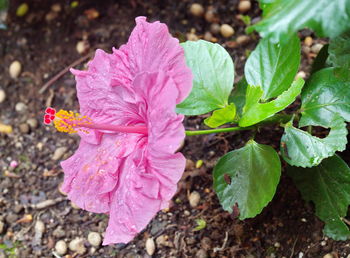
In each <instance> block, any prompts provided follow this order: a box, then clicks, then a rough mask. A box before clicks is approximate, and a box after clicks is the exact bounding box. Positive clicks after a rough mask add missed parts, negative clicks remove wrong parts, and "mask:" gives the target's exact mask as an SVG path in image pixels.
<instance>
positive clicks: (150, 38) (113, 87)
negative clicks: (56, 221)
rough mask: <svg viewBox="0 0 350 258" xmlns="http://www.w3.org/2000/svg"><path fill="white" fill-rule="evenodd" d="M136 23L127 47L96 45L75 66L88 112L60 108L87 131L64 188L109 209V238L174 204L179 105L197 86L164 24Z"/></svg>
mask: <svg viewBox="0 0 350 258" xmlns="http://www.w3.org/2000/svg"><path fill="white" fill-rule="evenodd" d="M136 24H137V25H136V27H135V28H134V30H133V31H132V33H131V36H130V38H129V40H128V43H127V44H125V45H123V46H121V47H120V49H118V50H117V49H113V53H112V54H107V53H105V52H103V51H102V50H97V51H96V54H95V57H94V59H93V60H92V61H91V62H90V63H89V68H88V70H87V71H78V70H73V69H72V73H73V74H74V75H75V76H76V81H77V94H78V99H79V104H80V113H81V114H82V115H83V116H80V117H77V116H76V115H74V114H73V113H67V112H66V111H59V112H58V113H56V119H55V125H56V127H58V128H61V129H62V128H63V130H66V131H68V132H78V133H79V135H80V136H81V141H80V145H79V148H78V150H77V151H76V152H75V154H74V155H73V156H71V157H70V158H69V159H67V160H65V161H63V162H62V163H61V165H62V168H63V171H64V173H65V176H64V183H63V186H62V190H63V191H65V192H66V193H67V194H68V198H69V199H70V200H72V201H73V202H74V203H75V204H77V205H78V206H79V207H81V208H82V209H85V210H88V211H91V212H96V213H108V214H109V223H108V227H107V230H106V234H105V238H104V242H103V244H104V245H108V244H112V243H121V242H122V243H127V242H129V241H130V240H132V239H133V238H134V237H135V235H136V234H137V233H138V232H140V231H141V230H143V229H144V228H145V227H146V225H147V224H148V223H149V222H150V220H151V219H152V218H153V217H154V216H155V214H156V213H157V212H158V211H159V210H160V209H163V208H165V207H167V206H168V202H169V200H170V199H171V198H172V196H173V195H174V193H175V191H176V185H177V182H178V181H179V179H180V177H181V175H182V173H183V171H184V168H185V158H184V156H183V155H182V154H181V153H175V152H176V150H177V148H178V147H179V146H180V144H181V142H182V141H183V140H184V137H185V130H184V127H183V125H182V121H183V116H182V115H178V114H176V113H175V107H176V104H178V103H180V102H181V101H182V100H184V99H185V98H186V97H187V95H188V94H189V92H190V91H191V87H192V74H191V71H190V69H189V68H188V67H187V66H186V64H185V57H184V51H183V49H182V48H181V46H180V45H179V42H178V40H177V39H175V38H173V37H171V35H170V34H169V32H168V29H167V26H166V25H165V24H162V23H159V22H154V23H148V22H147V21H146V18H145V17H138V18H136ZM85 116H86V117H85ZM58 117H59V118H60V120H57V118H58Z"/></svg>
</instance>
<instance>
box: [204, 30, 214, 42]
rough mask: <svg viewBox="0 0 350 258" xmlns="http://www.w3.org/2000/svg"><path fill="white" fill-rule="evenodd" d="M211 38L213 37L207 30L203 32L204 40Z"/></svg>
mask: <svg viewBox="0 0 350 258" xmlns="http://www.w3.org/2000/svg"><path fill="white" fill-rule="evenodd" d="M212 38H213V35H212V34H211V33H210V32H209V31H207V32H206V33H204V39H205V40H206V41H211V39H212Z"/></svg>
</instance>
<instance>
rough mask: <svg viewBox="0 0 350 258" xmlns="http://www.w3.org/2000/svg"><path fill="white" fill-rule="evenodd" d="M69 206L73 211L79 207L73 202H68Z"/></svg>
mask: <svg viewBox="0 0 350 258" xmlns="http://www.w3.org/2000/svg"><path fill="white" fill-rule="evenodd" d="M70 205H71V206H72V208H73V209H76V210H79V209H80V207H79V206H78V205H76V204H75V203H74V202H70Z"/></svg>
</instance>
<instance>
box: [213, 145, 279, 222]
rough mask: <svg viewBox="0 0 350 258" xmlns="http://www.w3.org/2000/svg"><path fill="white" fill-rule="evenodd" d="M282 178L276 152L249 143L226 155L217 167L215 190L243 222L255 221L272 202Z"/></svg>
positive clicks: (229, 209) (228, 209)
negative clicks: (252, 219) (234, 209)
mask: <svg viewBox="0 0 350 258" xmlns="http://www.w3.org/2000/svg"><path fill="white" fill-rule="evenodd" d="M280 175H281V162H280V159H279V156H278V154H277V152H276V151H275V150H274V149H273V148H272V147H270V146H268V145H263V144H258V143H256V142H254V141H253V140H251V141H249V142H248V143H247V145H246V146H244V147H243V148H241V149H238V150H234V151H231V152H229V153H227V154H226V155H225V156H223V157H222V158H221V159H220V160H219V162H218V163H217V164H216V166H215V168H214V189H215V191H216V193H217V195H218V197H219V200H220V203H221V205H222V207H223V208H224V209H225V210H227V211H229V212H232V211H233V207H234V206H236V205H238V208H239V214H240V219H246V218H252V217H254V216H256V215H257V214H259V213H260V212H261V211H262V209H263V208H264V207H265V206H266V205H267V204H268V203H269V202H270V201H271V200H272V198H273V196H274V194H275V192H276V188H277V185H278V182H279V179H280Z"/></svg>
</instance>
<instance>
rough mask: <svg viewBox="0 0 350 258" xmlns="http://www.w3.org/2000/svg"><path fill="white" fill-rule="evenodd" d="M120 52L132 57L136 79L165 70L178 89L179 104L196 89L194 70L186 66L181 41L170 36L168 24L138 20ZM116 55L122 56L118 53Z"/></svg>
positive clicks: (143, 18)
mask: <svg viewBox="0 0 350 258" xmlns="http://www.w3.org/2000/svg"><path fill="white" fill-rule="evenodd" d="M120 51H122V52H124V53H125V55H126V56H128V61H129V62H128V65H129V69H130V71H131V75H132V76H133V77H135V76H136V75H137V74H139V73H142V72H158V71H164V72H165V73H167V74H168V75H169V76H170V77H171V78H172V79H173V80H174V82H175V86H176V87H177V89H178V92H179V93H178V96H177V98H176V103H177V104H178V103H180V102H181V101H183V100H184V99H185V98H186V97H187V96H188V95H189V93H190V91H191V89H192V73H191V70H190V69H189V68H188V67H187V66H186V62H185V55H184V50H183V48H182V47H181V46H180V44H179V40H178V39H176V38H174V37H172V36H171V35H170V33H169V31H168V27H167V26H166V25H165V24H164V23H160V22H158V21H157V22H153V23H149V22H147V21H146V17H137V18H136V27H135V28H134V30H133V31H132V33H131V35H130V38H129V40H128V43H127V44H126V45H123V46H121V48H120ZM115 54H116V55H118V56H119V54H118V52H117V51H115Z"/></svg>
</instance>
